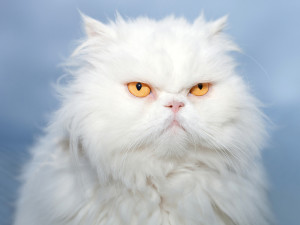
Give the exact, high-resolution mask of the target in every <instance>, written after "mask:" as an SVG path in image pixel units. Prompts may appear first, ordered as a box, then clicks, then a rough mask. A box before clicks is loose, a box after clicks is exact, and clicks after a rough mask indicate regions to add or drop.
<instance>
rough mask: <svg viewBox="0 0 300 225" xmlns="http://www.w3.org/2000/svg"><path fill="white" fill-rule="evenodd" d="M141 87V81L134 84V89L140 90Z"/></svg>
mask: <svg viewBox="0 0 300 225" xmlns="http://www.w3.org/2000/svg"><path fill="white" fill-rule="evenodd" d="M141 88H142V84H141V83H137V84H136V89H137V90H138V91H139V90H141Z"/></svg>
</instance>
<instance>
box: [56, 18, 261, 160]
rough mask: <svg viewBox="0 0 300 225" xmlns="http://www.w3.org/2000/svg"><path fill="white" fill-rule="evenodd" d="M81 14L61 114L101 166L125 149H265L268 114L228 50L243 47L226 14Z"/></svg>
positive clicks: (247, 152)
mask: <svg viewBox="0 0 300 225" xmlns="http://www.w3.org/2000/svg"><path fill="white" fill-rule="evenodd" d="M83 20H84V28H85V31H86V38H85V39H84V40H83V41H82V43H81V45H80V46H79V47H78V48H77V49H76V50H75V51H74V53H73V55H72V57H71V59H70V61H69V64H70V65H71V66H75V69H74V70H72V72H71V74H72V75H73V80H72V82H71V83H70V84H69V85H68V86H67V87H66V88H64V89H63V91H62V95H63V97H64V102H63V107H62V109H61V110H60V113H59V115H60V118H61V119H60V120H61V121H62V123H63V124H64V127H65V128H67V129H65V130H66V133H67V134H68V135H69V137H71V140H73V141H71V142H76V143H77V142H80V143H81V146H82V147H83V150H84V152H86V153H87V155H88V156H89V157H90V158H91V159H92V160H94V161H95V163H97V160H100V159H103V158H105V155H106V156H107V155H111V154H123V153H126V152H147V153H148V154H152V155H155V156H157V157H160V158H164V157H176V158H181V157H183V156H184V155H186V154H189V152H199V154H201V152H203V154H204V152H205V151H206V152H207V151H208V152H209V151H211V152H218V151H219V153H218V154H225V155H233V156H238V158H239V159H243V157H244V159H246V158H247V157H252V156H255V155H258V154H259V148H260V146H261V144H262V141H263V137H264V127H263V120H262V116H261V113H260V111H259V110H258V108H257V101H256V100H255V99H254V98H253V97H252V95H251V94H250V93H249V90H248V88H247V86H246V85H245V84H244V82H243V80H242V78H241V77H240V76H238V75H237V74H236V72H235V62H234V60H233V58H232V57H231V56H230V52H232V51H239V49H238V47H237V46H236V45H235V44H234V43H233V42H232V41H231V40H230V39H229V38H228V37H227V36H226V35H225V34H224V33H223V29H224V27H225V26H226V17H223V18H221V19H219V20H216V21H213V22H206V21H205V20H204V18H203V16H200V17H199V18H197V19H196V20H195V21H194V22H193V23H189V22H187V21H186V20H185V19H183V18H174V17H167V18H165V19H162V20H160V21H155V20H151V19H148V18H138V19H135V20H130V19H128V20H124V19H123V18H121V17H120V16H117V19H116V21H115V22H110V23H109V24H103V23H101V22H99V21H96V20H94V19H92V18H89V17H86V16H83ZM145 88H146V89H145ZM204 89H205V90H204ZM199 90H200V92H201V91H202V92H203V90H204V92H205V93H204V92H203V93H204V94H203V93H202V94H201V95H198V94H197V93H196V94H195V91H196V92H197V91H198V92H199ZM141 91H143V93H142V92H141ZM144 92H145V93H144ZM141 93H142V94H141ZM139 95H142V96H139ZM144 95H145V96H144Z"/></svg>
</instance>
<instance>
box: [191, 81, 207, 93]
mask: <svg viewBox="0 0 300 225" xmlns="http://www.w3.org/2000/svg"><path fill="white" fill-rule="evenodd" d="M208 88H209V84H208V83H199V84H197V85H195V86H194V87H192V88H191V90H190V93H191V94H193V95H196V96H202V95H205V94H206V93H207V92H208Z"/></svg>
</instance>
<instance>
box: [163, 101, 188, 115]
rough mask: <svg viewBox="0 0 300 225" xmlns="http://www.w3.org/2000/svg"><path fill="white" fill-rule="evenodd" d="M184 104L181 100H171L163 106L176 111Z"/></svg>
mask: <svg viewBox="0 0 300 225" xmlns="http://www.w3.org/2000/svg"><path fill="white" fill-rule="evenodd" d="M183 106H184V103H183V102H177V101H172V102H169V103H168V104H166V105H165V107H168V108H171V110H172V111H173V112H174V113H176V112H178V111H179V109H180V108H181V107H183Z"/></svg>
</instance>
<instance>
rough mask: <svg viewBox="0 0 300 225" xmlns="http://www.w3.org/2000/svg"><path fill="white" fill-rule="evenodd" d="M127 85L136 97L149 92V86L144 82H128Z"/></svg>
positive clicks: (143, 95)
mask: <svg viewBox="0 0 300 225" xmlns="http://www.w3.org/2000/svg"><path fill="white" fill-rule="evenodd" d="M127 87H128V90H129V91H130V93H131V94H133V95H134V96H136V97H146V96H147V95H149V94H150V92H151V88H150V87H149V85H148V84H145V83H140V82H130V83H128V84H127Z"/></svg>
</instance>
